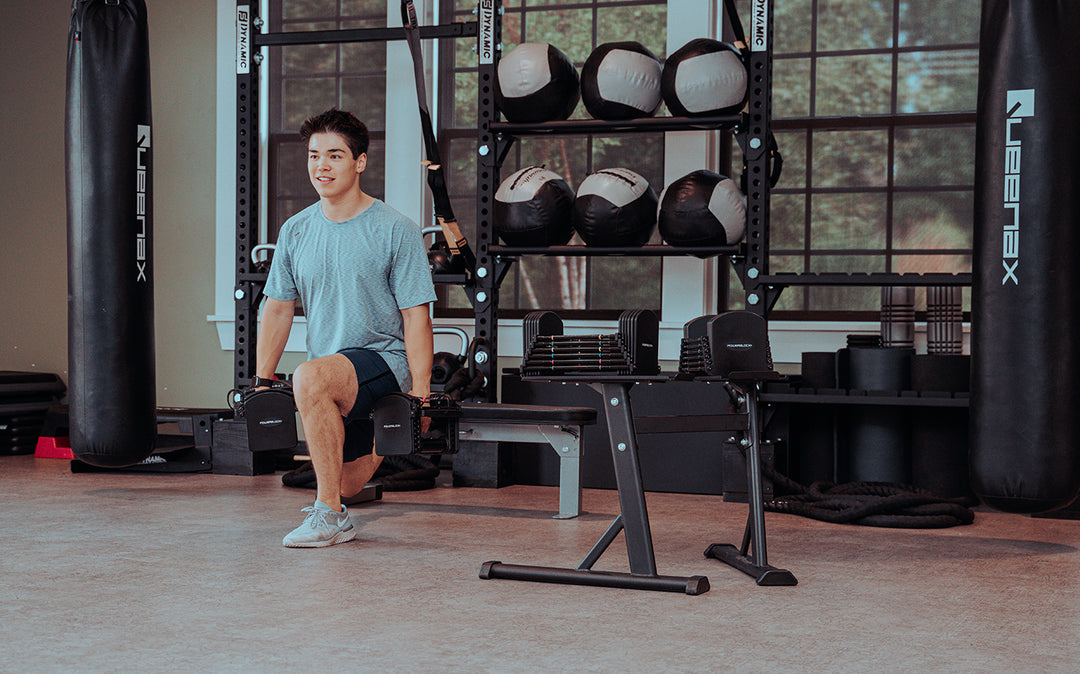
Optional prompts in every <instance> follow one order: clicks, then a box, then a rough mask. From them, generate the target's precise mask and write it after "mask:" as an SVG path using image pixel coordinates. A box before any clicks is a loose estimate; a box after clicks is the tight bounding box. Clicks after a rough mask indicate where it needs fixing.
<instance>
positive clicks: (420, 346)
mask: <svg viewBox="0 0 1080 674" xmlns="http://www.w3.org/2000/svg"><path fill="white" fill-rule="evenodd" d="M401 315H402V318H403V320H404V324H405V329H404V337H405V357H406V358H408V360H409V373H410V374H411V376H412V391H411V393H412V394H413V395H415V396H419V397H427V396H428V395H430V394H431V364H432V360H433V357H434V353H433V352H434V346H435V344H434V337H433V336H432V334H431V316H430V315H429V314H428V308H427V305H426V304H424V305H420V306H418V307H412V308H411V309H405V310H403V311H402V312H401Z"/></svg>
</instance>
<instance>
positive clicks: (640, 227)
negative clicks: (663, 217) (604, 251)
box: [574, 168, 656, 248]
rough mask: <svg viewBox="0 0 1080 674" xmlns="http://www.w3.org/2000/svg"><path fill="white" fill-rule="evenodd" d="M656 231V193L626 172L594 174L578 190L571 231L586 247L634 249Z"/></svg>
mask: <svg viewBox="0 0 1080 674" xmlns="http://www.w3.org/2000/svg"><path fill="white" fill-rule="evenodd" d="M655 228H656V192H654V191H653V188H652V187H650V186H649V183H648V182H647V181H646V180H645V179H644V178H642V177H641V176H640V175H638V174H637V173H634V172H633V171H631V170H629V169H624V168H614V169H604V170H601V171H597V172H596V173H593V174H592V175H590V176H588V177H586V178H585V180H583V181H582V182H581V185H580V186H579V187H578V191H577V198H576V199H575V200H574V229H575V230H576V231H577V233H578V234H579V235H580V236H581V239H582V240H583V241H584V242H585V243H586V244H587V245H590V246H603V247H610V248H616V247H623V248H636V247H638V246H643V245H645V243H646V242H648V240H649V238H650V237H651V236H652V233H653V230H654V229H655Z"/></svg>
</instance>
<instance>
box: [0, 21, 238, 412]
mask: <svg viewBox="0 0 1080 674" xmlns="http://www.w3.org/2000/svg"><path fill="white" fill-rule="evenodd" d="M70 8H71V3H70V2H68V1H67V0H40V1H24V0H20V1H12V0H4V1H3V2H0V45H3V52H2V53H3V56H2V61H0V63H2V67H0V92H2V93H0V106H2V108H0V110H2V114H0V120H2V123H3V133H2V134H0V137H2V140H0V147H2V149H3V151H2V153H0V194H2V195H3V200H2V203H3V207H2V208H0V270H2V280H0V284H2V285H0V291H2V297H3V305H2V306H3V317H2V318H0V370H37V371H42V372H55V373H57V374H60V375H61V377H62V378H63V379H64V381H65V382H66V381H67V272H66V264H67V249H66V247H67V243H66V210H65V196H64V195H65V187H64V97H65V68H66V58H67V31H68V23H69V19H70ZM147 10H148V14H149V22H150V59H151V92H152V105H153V122H154V162H155V173H154V218H155V223H154V237H155V239H154V252H155V264H156V270H155V274H154V283H155V292H156V300H155V311H156V320H155V330H156V333H157V338H156V351H157V390H158V394H157V395H158V404H159V405H162V406H183V407H221V406H223V405H224V402H225V396H226V393H227V391H228V389H229V388H230V387H231V385H232V353H231V352H226V351H222V349H221V347H220V346H219V343H218V338H217V334H216V331H215V330H214V328H213V326H212V325H210V324H209V323H207V321H206V316H207V315H209V314H213V313H214V306H213V300H214V296H213V291H214V289H213V283H214V259H213V258H214V186H215V183H214V181H215V175H216V171H215V165H214V162H215V148H214V143H215V115H216V101H215V87H216V84H215V83H216V77H217V71H216V64H215V58H216V50H217V47H216V43H215V39H216V31H217V28H216V18H217V2H216V0H148V1H147Z"/></svg>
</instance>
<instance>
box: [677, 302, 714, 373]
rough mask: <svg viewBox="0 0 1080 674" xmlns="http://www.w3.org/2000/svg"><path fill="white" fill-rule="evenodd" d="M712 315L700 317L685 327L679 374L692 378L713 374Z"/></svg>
mask: <svg viewBox="0 0 1080 674" xmlns="http://www.w3.org/2000/svg"><path fill="white" fill-rule="evenodd" d="M711 318H713V316H712V315H707V316H700V317H698V318H695V319H694V320H692V321H689V322H688V323H687V324H686V325H684V326H683V337H682V341H681V342H680V343H679V374H681V375H689V376H692V377H696V376H702V375H708V374H712V372H713V361H712V350H711V349H710V348H709V335H708V328H709V320H710V319H711Z"/></svg>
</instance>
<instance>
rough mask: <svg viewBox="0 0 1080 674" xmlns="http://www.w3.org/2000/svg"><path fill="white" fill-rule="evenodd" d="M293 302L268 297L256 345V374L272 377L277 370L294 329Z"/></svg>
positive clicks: (265, 377)
mask: <svg viewBox="0 0 1080 674" xmlns="http://www.w3.org/2000/svg"><path fill="white" fill-rule="evenodd" d="M294 308H295V305H294V303H293V302H282V301H281V300H275V299H273V298H267V300H266V304H265V306H263V311H262V320H261V321H260V323H259V339H258V342H257V344H256V347H255V375H256V376H258V377H263V378H264V379H270V378H272V377H273V376H274V372H275V370H277V366H278V362H280V361H281V354H282V353H284V352H285V344H286V343H287V342H288V341H289V333H290V332H291V331H292V324H293V313H294Z"/></svg>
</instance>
